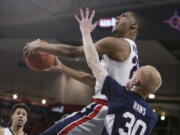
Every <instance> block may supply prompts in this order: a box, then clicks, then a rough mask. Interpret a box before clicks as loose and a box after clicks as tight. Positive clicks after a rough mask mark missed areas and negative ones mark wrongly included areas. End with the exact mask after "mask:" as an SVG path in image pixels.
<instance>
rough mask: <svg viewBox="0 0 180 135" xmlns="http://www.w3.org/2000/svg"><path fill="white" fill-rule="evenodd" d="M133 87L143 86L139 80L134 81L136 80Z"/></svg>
mask: <svg viewBox="0 0 180 135" xmlns="http://www.w3.org/2000/svg"><path fill="white" fill-rule="evenodd" d="M133 85H136V86H141V82H140V80H138V79H134V80H133Z"/></svg>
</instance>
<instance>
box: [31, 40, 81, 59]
mask: <svg viewBox="0 0 180 135" xmlns="http://www.w3.org/2000/svg"><path fill="white" fill-rule="evenodd" d="M35 51H45V52H48V53H51V54H54V55H56V56H63V57H70V58H74V57H82V56H84V52H83V48H82V46H72V45H67V44H49V43H47V44H44V45H40V46H38V47H37V48H35Z"/></svg>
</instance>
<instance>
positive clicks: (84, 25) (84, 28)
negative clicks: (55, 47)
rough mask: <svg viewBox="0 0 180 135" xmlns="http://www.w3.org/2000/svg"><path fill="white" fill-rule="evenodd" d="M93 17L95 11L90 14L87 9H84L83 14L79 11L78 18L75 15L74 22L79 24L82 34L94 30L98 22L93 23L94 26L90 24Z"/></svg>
mask: <svg viewBox="0 0 180 135" xmlns="http://www.w3.org/2000/svg"><path fill="white" fill-rule="evenodd" d="M94 15H95V10H92V12H91V13H90V11H89V8H86V10H85V12H83V10H82V9H80V18H79V17H78V16H77V15H75V18H76V20H77V21H78V22H79V26H80V30H81V33H82V34H85V33H87V32H92V31H93V30H94V29H95V28H96V26H97V24H98V22H95V23H94V24H93V23H92V20H93V18H94Z"/></svg>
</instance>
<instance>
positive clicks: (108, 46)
mask: <svg viewBox="0 0 180 135" xmlns="http://www.w3.org/2000/svg"><path fill="white" fill-rule="evenodd" d="M95 45H96V48H97V51H98V52H99V54H101V55H103V54H107V55H109V56H110V57H112V58H114V59H115V60H118V61H123V60H124V59H126V58H127V57H128V56H129V54H130V50H131V47H130V44H129V42H128V41H126V40H125V39H123V38H117V37H106V38H103V39H101V40H99V41H98V42H96V44H95Z"/></svg>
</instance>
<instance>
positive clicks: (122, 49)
mask: <svg viewBox="0 0 180 135" xmlns="http://www.w3.org/2000/svg"><path fill="white" fill-rule="evenodd" d="M95 47H96V49H97V52H98V54H99V55H103V54H107V55H108V56H110V57H111V58H112V59H114V60H117V61H124V60H125V59H126V58H127V57H128V56H129V53H130V46H129V45H128V43H127V41H125V40H124V39H120V38H115V37H106V38H103V39H101V40H99V41H97V42H96V43H95ZM31 51H45V52H48V53H51V54H54V55H56V56H62V57H69V58H75V57H84V51H83V47H82V46H72V45H67V44H50V43H47V42H45V41H42V40H35V41H33V42H31V43H28V44H27V46H25V47H24V50H23V52H24V55H26V53H27V52H31Z"/></svg>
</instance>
